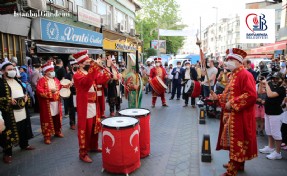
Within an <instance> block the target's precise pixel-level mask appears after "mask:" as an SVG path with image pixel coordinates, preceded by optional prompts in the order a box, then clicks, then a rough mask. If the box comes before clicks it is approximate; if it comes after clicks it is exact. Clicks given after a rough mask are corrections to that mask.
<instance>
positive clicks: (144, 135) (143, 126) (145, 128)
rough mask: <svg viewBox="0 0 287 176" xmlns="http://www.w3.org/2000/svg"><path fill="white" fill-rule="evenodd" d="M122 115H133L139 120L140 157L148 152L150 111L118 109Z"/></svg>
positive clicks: (147, 154)
mask: <svg viewBox="0 0 287 176" xmlns="http://www.w3.org/2000/svg"><path fill="white" fill-rule="evenodd" d="M119 113H120V115H122V116H130V117H135V118H137V119H138V120H139V122H140V155H141V158H144V157H147V156H149V154H150V111H149V110H147V109H124V110H121V111H119Z"/></svg>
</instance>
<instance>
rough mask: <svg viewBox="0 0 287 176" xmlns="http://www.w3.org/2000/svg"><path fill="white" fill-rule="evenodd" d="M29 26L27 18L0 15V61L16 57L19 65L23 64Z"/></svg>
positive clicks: (29, 22) (29, 21)
mask: <svg viewBox="0 0 287 176" xmlns="http://www.w3.org/2000/svg"><path fill="white" fill-rule="evenodd" d="M30 24H31V20H30V19H28V18H22V17H14V16H13V15H11V14H7V15H0V59H3V58H6V57H7V58H9V59H11V58H12V57H17V59H18V63H19V64H20V65H22V64H24V63H25V59H26V45H25V40H26V39H27V37H28V34H29V30H30ZM19 26H21V27H19Z"/></svg>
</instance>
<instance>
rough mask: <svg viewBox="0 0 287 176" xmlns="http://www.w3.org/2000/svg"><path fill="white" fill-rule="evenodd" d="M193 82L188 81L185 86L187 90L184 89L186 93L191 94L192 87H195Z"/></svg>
mask: <svg viewBox="0 0 287 176" xmlns="http://www.w3.org/2000/svg"><path fill="white" fill-rule="evenodd" d="M193 84H194V83H193V81H192V80H188V81H187V82H186V84H185V88H184V93H188V92H191V90H190V89H191V87H192V86H193Z"/></svg>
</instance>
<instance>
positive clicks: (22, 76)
mask: <svg viewBox="0 0 287 176" xmlns="http://www.w3.org/2000/svg"><path fill="white" fill-rule="evenodd" d="M19 71H20V80H21V81H22V83H27V82H28V75H27V73H26V71H27V66H26V65H22V66H21V67H20V70H19Z"/></svg>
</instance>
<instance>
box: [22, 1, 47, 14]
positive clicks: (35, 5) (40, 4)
mask: <svg viewBox="0 0 287 176" xmlns="http://www.w3.org/2000/svg"><path fill="white" fill-rule="evenodd" d="M20 2H21V6H22V8H32V9H35V10H44V11H45V10H47V4H46V0H23V1H20Z"/></svg>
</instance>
